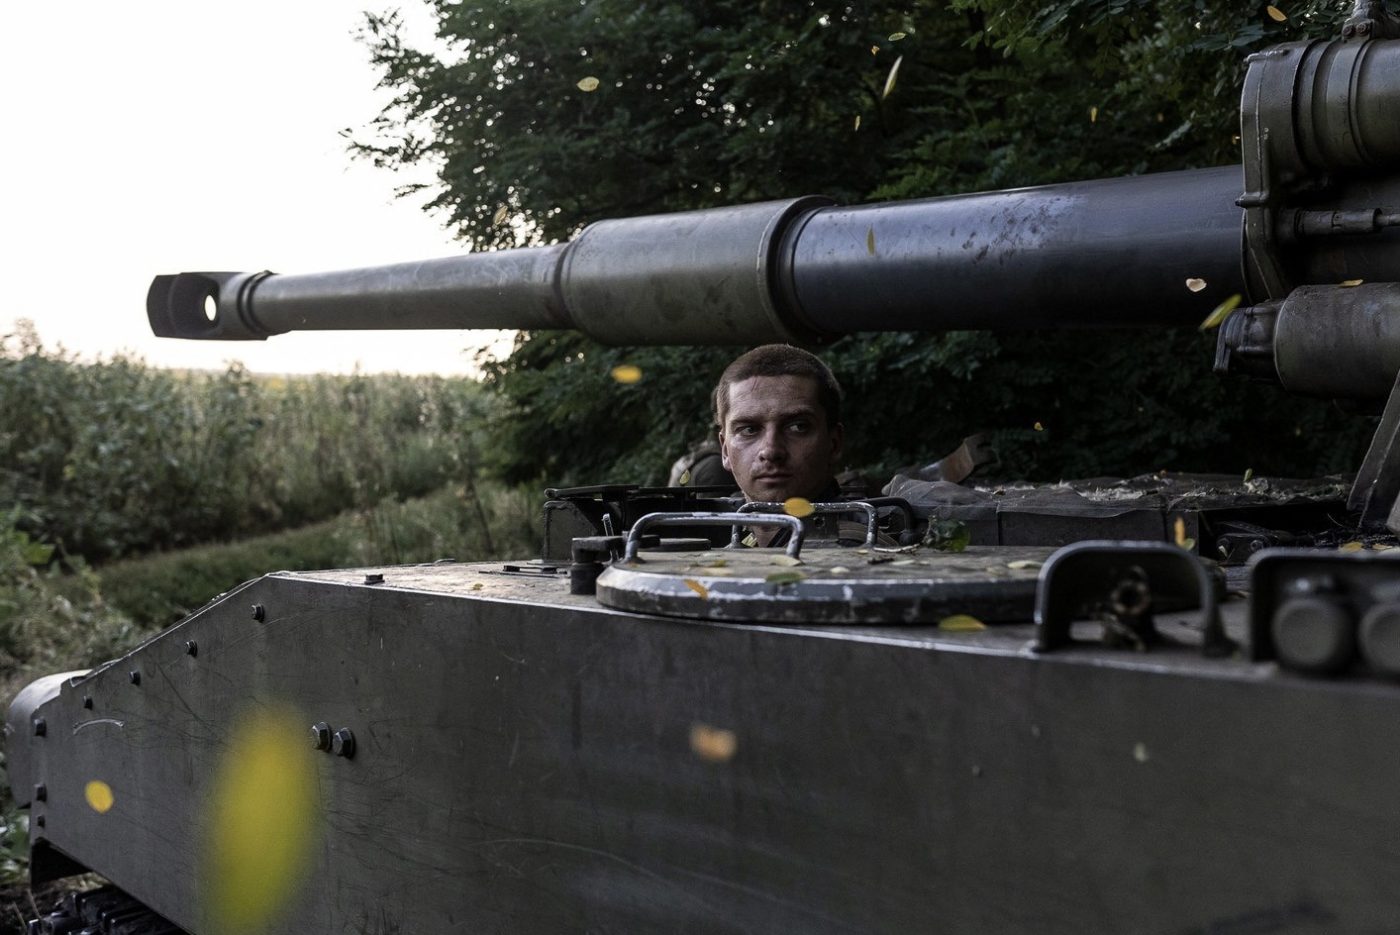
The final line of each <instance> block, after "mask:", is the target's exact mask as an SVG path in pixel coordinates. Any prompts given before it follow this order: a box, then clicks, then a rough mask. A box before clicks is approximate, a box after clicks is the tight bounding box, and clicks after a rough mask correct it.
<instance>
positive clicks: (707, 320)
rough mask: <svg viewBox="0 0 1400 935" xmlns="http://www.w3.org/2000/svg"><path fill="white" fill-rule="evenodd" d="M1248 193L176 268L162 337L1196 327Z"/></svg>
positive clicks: (675, 228) (985, 207) (1057, 198)
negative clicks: (231, 269) (457, 252)
mask: <svg viewBox="0 0 1400 935" xmlns="http://www.w3.org/2000/svg"><path fill="white" fill-rule="evenodd" d="M1241 185H1242V177H1241V174H1240V170H1239V168H1238V167H1225V168H1220V169H1208V170H1197V171H1188V172H1170V173H1162V174H1157V175H1146V176H1138V177H1131V178H1122V179H1108V180H1098V181H1088V182H1075V183H1068V184H1061V185H1049V186H1042V187H1037V188H1025V189H1016V190H1013V191H1005V192H986V193H980V194H972V195H955V196H949V197H944V198H930V199H921V200H916V201H906V202H896V203H891V204H872V205H861V206H855V207H835V206H831V205H830V203H829V202H828V201H826V200H825V199H821V198H816V197H809V198H798V199H792V200H788V201H778V202H766V203H761V204H752V205H744V206H739V207H731V208H716V209H710V210H704V211H689V212H683V213H678V214H670V215H655V216H649V217H638V218H627V219H619V220H609V221H601V222H598V223H595V224H593V225H590V226H589V227H587V228H585V229H584V231H583V232H582V233H581V234H580V235H579V236H578V237H577V238H575V239H574V240H573V241H572V242H570V243H567V244H562V245H555V246H548V247H527V248H521V249H516V250H499V251H490V252H479V253H466V254H463V255H461V256H457V257H448V258H444V259H435V260H427V261H422V262H411V263H399V264H394V265H389V266H381V267H372V268H366V269H357V270H346V271H342V272H330V273H312V274H298V275H274V274H271V273H251V274H250V273H181V274H179V275H177V276H160V277H157V278H156V280H155V282H154V283H153V284H152V286H151V291H150V295H149V297H148V303H147V305H148V313H149V316H150V321H151V326H152V328H153V329H154V330H155V332H156V333H157V334H159V335H165V336H171V337H187V338H225V339H238V338H249V339H257V338H264V337H267V336H269V335H273V334H280V333H283V332H286V331H296V330H360V329H415V328H458V329H468V328H522V329H535V328H577V329H580V330H582V331H584V332H585V333H587V334H589V335H590V336H592V337H594V338H597V339H598V340H601V341H604V342H607V343H615V344H745V343H755V342H761V341H769V340H800V341H814V340H821V339H823V338H830V337H834V336H838V335H841V334H844V333H847V332H850V331H944V330H950V329H963V328H1025V327H1048V326H1083V325H1171V324H1182V323H1194V322H1196V321H1199V320H1200V319H1201V318H1202V317H1203V316H1204V314H1205V312H1206V311H1209V309H1210V307H1211V306H1212V305H1214V304H1215V303H1216V302H1218V301H1219V300H1220V299H1221V298H1223V297H1224V296H1227V295H1230V294H1231V293H1234V292H1242V291H1243V290H1244V285H1243V279H1242V272H1241V270H1242V265H1241V257H1240V224H1241V217H1242V213H1241V210H1240V208H1238V207H1237V206H1236V205H1235V204H1234V201H1235V199H1236V198H1237V197H1238V195H1239V192H1240V189H1241ZM1188 278H1199V279H1202V280H1204V281H1206V282H1207V283H1209V285H1210V289H1209V291H1207V292H1206V294H1204V295H1193V294H1192V293H1191V292H1189V291H1188V290H1187V289H1186V288H1185V286H1184V285H1183V283H1184V281H1185V280H1186V279H1188Z"/></svg>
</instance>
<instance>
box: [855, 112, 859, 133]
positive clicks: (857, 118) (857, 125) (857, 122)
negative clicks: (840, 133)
mask: <svg viewBox="0 0 1400 935" xmlns="http://www.w3.org/2000/svg"><path fill="white" fill-rule="evenodd" d="M855 128H856V129H857V130H859V129H860V114H856V126H855Z"/></svg>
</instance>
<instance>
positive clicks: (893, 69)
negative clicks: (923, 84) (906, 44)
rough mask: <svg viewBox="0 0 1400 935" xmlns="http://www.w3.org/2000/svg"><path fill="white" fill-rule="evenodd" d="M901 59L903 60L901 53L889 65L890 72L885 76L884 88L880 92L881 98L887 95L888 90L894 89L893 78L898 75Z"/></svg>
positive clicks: (888, 93)
mask: <svg viewBox="0 0 1400 935" xmlns="http://www.w3.org/2000/svg"><path fill="white" fill-rule="evenodd" d="M902 61H904V56H903V55H901V56H900V57H899V58H897V59H895V60H894V64H893V65H891V66H890V73H889V74H888V75H886V76H885V90H883V91H881V92H880V99H881V100H884V99H885V98H887V97H889V96H890V92H891V91H893V90H894V83H895V80H896V79H897V78H898V77H899V63H900V62H902Z"/></svg>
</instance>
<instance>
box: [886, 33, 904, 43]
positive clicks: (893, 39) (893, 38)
mask: <svg viewBox="0 0 1400 935" xmlns="http://www.w3.org/2000/svg"><path fill="white" fill-rule="evenodd" d="M907 35H908V33H903V32H892V33H890V41H891V42H898V41H899V40H901V39H903V38H904V37H905V36H907Z"/></svg>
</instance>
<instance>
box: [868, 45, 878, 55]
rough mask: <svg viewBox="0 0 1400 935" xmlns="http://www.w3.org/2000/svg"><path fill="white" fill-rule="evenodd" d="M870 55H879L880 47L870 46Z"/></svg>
mask: <svg viewBox="0 0 1400 935" xmlns="http://www.w3.org/2000/svg"><path fill="white" fill-rule="evenodd" d="M870 54H871V55H879V54H880V47H879V46H878V45H872V46H871V47H870Z"/></svg>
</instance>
